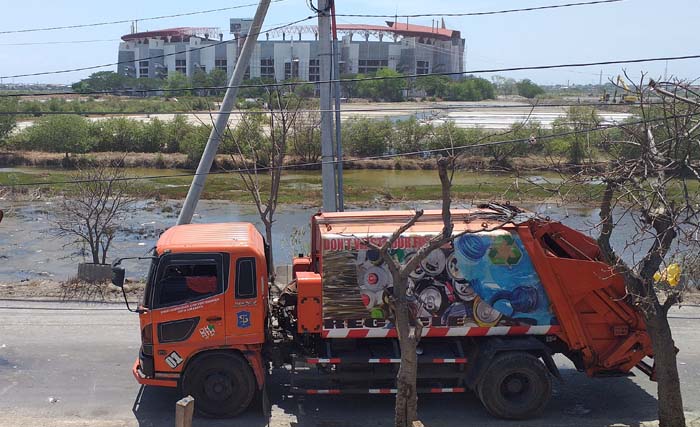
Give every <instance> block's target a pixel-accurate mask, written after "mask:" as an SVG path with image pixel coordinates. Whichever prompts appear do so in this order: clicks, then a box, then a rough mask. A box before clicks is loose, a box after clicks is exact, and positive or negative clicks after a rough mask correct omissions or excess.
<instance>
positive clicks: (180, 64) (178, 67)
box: [175, 59, 187, 74]
mask: <svg viewBox="0 0 700 427" xmlns="http://www.w3.org/2000/svg"><path fill="white" fill-rule="evenodd" d="M175 71H177V72H178V73H182V74H187V60H186V59H176V60H175Z"/></svg>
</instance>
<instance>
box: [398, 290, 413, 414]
mask: <svg viewBox="0 0 700 427" xmlns="http://www.w3.org/2000/svg"><path fill="white" fill-rule="evenodd" d="M395 311H396V313H395V316H396V328H397V329H398V335H399V346H400V348H401V364H400V365H399V373H398V376H397V378H396V408H395V417H394V425H395V427H411V425H412V423H413V421H415V420H416V419H418V414H417V412H418V395H417V393H416V374H417V371H418V359H417V356H416V346H417V341H416V339H415V336H411V335H410V333H409V332H410V322H409V312H408V302H407V301H406V297H405V295H404V296H403V297H402V296H398V298H397V301H396V310H395Z"/></svg>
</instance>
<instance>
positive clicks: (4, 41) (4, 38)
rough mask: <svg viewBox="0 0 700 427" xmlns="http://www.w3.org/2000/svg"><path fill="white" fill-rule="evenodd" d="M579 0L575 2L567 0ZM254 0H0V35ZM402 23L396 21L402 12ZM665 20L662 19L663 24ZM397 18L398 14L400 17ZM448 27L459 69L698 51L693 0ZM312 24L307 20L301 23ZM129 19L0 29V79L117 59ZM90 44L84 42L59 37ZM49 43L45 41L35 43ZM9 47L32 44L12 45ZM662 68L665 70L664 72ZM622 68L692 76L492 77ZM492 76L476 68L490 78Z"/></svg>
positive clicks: (418, 5)
mask: <svg viewBox="0 0 700 427" xmlns="http://www.w3.org/2000/svg"><path fill="white" fill-rule="evenodd" d="M336 1H337V3H336V8H337V13H338V14H343V13H346V14H356V13H363V14H389V15H393V14H394V13H398V14H420V13H460V12H480V11H490V10H500V9H510V8H523V7H531V6H543V5H552V4H562V3H569V2H570V1H569V0H440V1H432V2H427V1H425V0H381V1H379V0H336ZM575 1H577V2H578V1H581V0H575ZM255 2H256V1H255V0H229V1H223V0H209V1H207V2H191V1H182V0H168V1H165V0H147V1H144V0H119V1H100V2H95V1H94V0H89V1H88V0H53V1H47V0H22V1H10V0H3V1H2V3H4V4H0V11H1V12H0V31H9V30H19V29H26V28H37V27H45V26H59V25H73V24H84V23H92V22H102V21H111V20H123V19H137V18H144V17H151V16H159V15H168V14H176V13H183V12H193V11H197V10H203V9H215V8H221V7H230V6H235V5H241V4H250V3H255ZM254 13H255V7H254V6H251V7H246V8H241V9H235V10H229V11H223V12H215V13H209V14H202V15H195V16H188V17H181V18H171V19H162V20H157V21H145V22H141V23H139V30H140V31H146V30H156V29H161V28H170V27H180V26H197V27H220V28H221V29H222V30H223V32H224V34H225V37H227V38H229V37H231V36H230V35H229V34H228V26H229V19H230V18H236V17H238V18H241V17H252V16H253V14H254ZM311 13H312V12H311V11H310V10H309V8H308V6H307V4H306V0H283V1H280V2H275V3H272V5H271V6H270V10H269V12H268V14H267V17H266V19H265V24H264V28H269V27H274V26H277V25H282V24H285V23H288V22H290V21H294V20H297V19H302V18H305V17H307V16H309V15H311ZM404 19H405V18H404ZM431 19H432V18H430V17H427V18H411V19H410V20H409V22H410V23H414V24H422V25H428V26H430V25H431ZM383 21H384V20H383V19H376V18H348V17H342V18H338V22H339V23H373V24H381V23H383ZM669 21H670V22H669ZM402 22H403V20H402ZM445 22H446V25H447V27H448V28H450V29H454V30H459V31H461V33H462V37H464V38H465V39H466V43H467V52H466V70H477V69H484V68H499V67H501V68H505V67H514V66H530V65H542V64H560V63H572V62H594V61H605V60H617V59H633V58H650V57H664V56H680V55H693V54H700V32H698V31H697V25H698V23H700V1H699V0H665V1H663V2H662V1H659V0H624V1H622V2H619V3H610V4H599V5H590V6H579V7H570V8H562V9H554V10H543V11H532V12H520V13H512V14H504V15H491V16H472V17H448V18H445ZM312 24H313V25H315V24H316V21H315V20H312V21H308V23H307V25H312ZM129 30H130V24H128V23H125V24H116V25H106V26H100V27H92V28H81V29H70V30H58V31H43V32H33V33H20V34H0V76H8V75H14V74H24V73H31V72H41V71H52V70H60V69H67V68H78V67H85V66H91V65H98V64H108V63H114V62H116V61H117V51H118V45H119V38H120V37H121V36H122V35H124V34H127V33H129ZM78 40H90V41H94V40H97V41H94V42H90V43H58V42H72V41H78ZM46 42H51V43H53V44H41V43H46ZM18 43H40V44H32V45H21V46H17V45H13V44H18ZM666 66H667V67H668V68H667V71H666ZM115 69H116V67H114V66H112V67H106V68H103V69H99V70H92V71H82V72H74V73H66V74H55V75H46V76H36V77H26V78H15V79H3V80H2V82H3V83H10V82H15V83H36V82H39V83H61V84H69V83H72V82H75V81H77V80H80V79H81V78H84V77H87V76H88V75H89V74H90V73H92V72H95V71H102V70H115ZM623 69H626V70H627V72H628V74H630V75H631V76H633V77H638V76H639V75H640V73H641V72H642V71H645V72H648V73H649V74H650V75H651V76H652V77H655V78H656V77H663V76H664V74H665V72H667V73H668V75H669V76H671V75H673V76H677V77H680V78H684V79H696V78H698V77H700V60H698V59H692V60H683V61H671V62H669V63H668V64H666V63H664V62H655V63H644V64H632V65H614V66H606V67H602V68H601V67H586V68H572V69H565V70H543V71H524V72H512V73H499V74H501V75H503V76H507V77H512V78H515V79H522V78H530V79H531V80H533V81H535V82H537V83H540V84H573V83H579V84H597V83H598V81H599V79H600V73H601V71H602V72H603V80H606V79H608V78H614V77H615V76H616V75H617V74H619V73H620V72H621V71H622V70H623ZM492 75H493V74H483V75H481V76H482V77H485V78H491V76H492Z"/></svg>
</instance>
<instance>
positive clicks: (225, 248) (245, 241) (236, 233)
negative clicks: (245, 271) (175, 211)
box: [156, 222, 265, 256]
mask: <svg viewBox="0 0 700 427" xmlns="http://www.w3.org/2000/svg"><path fill="white" fill-rule="evenodd" d="M250 249H253V250H254V251H255V252H258V253H259V255H260V256H264V253H265V252H264V251H265V249H264V242H263V238H262V236H261V235H260V233H259V232H258V230H256V229H255V226H253V224H250V223H246V222H225V223H214V224H185V225H176V226H174V227H171V228H169V229H168V230H166V231H165V233H163V235H162V236H161V237H160V239H158V244H157V246H156V250H157V252H158V254H159V255H162V254H163V253H164V252H166V251H170V252H229V253H232V252H248V253H250Z"/></svg>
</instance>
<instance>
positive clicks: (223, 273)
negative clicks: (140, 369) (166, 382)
mask: <svg viewBox="0 0 700 427" xmlns="http://www.w3.org/2000/svg"><path fill="white" fill-rule="evenodd" d="M228 264H229V257H228V255H227V254H221V253H196V254H192V253H189V254H166V255H164V256H163V257H161V261H160V263H159V264H158V269H157V272H156V276H155V280H154V281H153V285H154V286H153V291H152V292H153V294H152V305H151V307H152V310H151V313H152V316H153V317H152V320H153V341H154V362H155V371H156V372H173V371H175V372H179V371H180V370H181V368H182V364H183V363H184V361H185V360H187V358H188V357H189V356H190V355H191V354H193V353H194V352H196V351H198V350H200V349H202V348H207V347H216V346H220V345H223V344H224V342H225V339H226V338H225V337H226V331H225V324H224V309H225V302H224V293H225V292H226V288H227V283H228V272H229V265H228Z"/></svg>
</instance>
